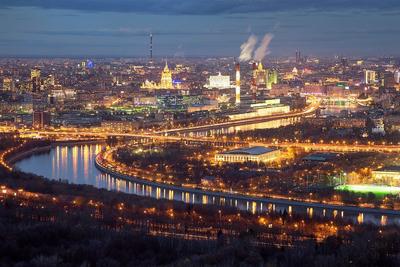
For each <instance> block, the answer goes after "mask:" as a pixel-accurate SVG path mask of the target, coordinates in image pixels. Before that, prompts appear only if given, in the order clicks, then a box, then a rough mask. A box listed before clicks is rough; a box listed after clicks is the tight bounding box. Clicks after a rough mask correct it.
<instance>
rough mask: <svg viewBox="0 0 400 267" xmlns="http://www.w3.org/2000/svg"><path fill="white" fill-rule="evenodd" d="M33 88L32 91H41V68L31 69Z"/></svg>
mask: <svg viewBox="0 0 400 267" xmlns="http://www.w3.org/2000/svg"><path fill="white" fill-rule="evenodd" d="M31 88H32V92H37V91H40V69H38V68H34V69H32V70H31Z"/></svg>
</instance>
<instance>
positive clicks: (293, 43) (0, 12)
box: [0, 0, 400, 57]
mask: <svg viewBox="0 0 400 267" xmlns="http://www.w3.org/2000/svg"><path fill="white" fill-rule="evenodd" d="M150 32H152V33H153V35H154V54H155V55H156V56H167V57H173V56H238V55H239V53H240V45H241V44H242V43H243V42H245V41H246V40H247V38H248V37H249V36H250V35H251V34H254V35H256V36H258V37H259V39H261V38H262V36H264V34H266V33H271V34H273V36H274V37H273V39H272V41H271V43H270V47H269V50H270V55H271V56H289V55H293V54H294V52H295V50H296V49H300V50H301V51H302V52H303V53H305V54H308V55H322V56H333V55H345V56H375V55H376V56H381V55H393V56H397V55H399V54H400V52H399V50H400V1H399V0H381V1H376V0H214V1H209V0H175V1H173V0H142V1H139V0H0V33H1V35H0V36H1V37H0V55H1V56H25V55H28V56H96V55H97V56H147V54H148V34H149V33H150Z"/></svg>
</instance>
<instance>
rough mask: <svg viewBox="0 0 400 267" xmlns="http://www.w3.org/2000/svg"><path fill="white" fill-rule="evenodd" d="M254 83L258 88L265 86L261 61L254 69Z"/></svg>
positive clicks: (264, 73) (265, 76) (264, 72)
mask: <svg viewBox="0 0 400 267" xmlns="http://www.w3.org/2000/svg"><path fill="white" fill-rule="evenodd" d="M253 75H254V79H255V84H256V86H257V87H258V88H265V87H266V79H267V75H266V70H264V68H263V65H262V63H261V62H260V63H258V65H257V68H256V69H255V70H254V74H253Z"/></svg>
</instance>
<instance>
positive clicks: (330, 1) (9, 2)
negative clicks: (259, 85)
mask: <svg viewBox="0 0 400 267" xmlns="http://www.w3.org/2000/svg"><path fill="white" fill-rule="evenodd" d="M11 7H37V8H43V9H68V10H81V11H87V12H97V11H104V12H107V11H112V12H132V13H146V14H166V15H178V14H186V15H216V14H246V13H259V12H271V13H272V12H276V11H292V10H319V11H320V10H324V11H325V10H326V11H331V10H332V11H333V10H349V9H355V10H368V11H371V10H385V11H393V10H400V1H398V0H383V1H376V0H145V1H144V0H2V1H1V2H0V8H11Z"/></svg>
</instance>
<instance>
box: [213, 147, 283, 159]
mask: <svg viewBox="0 0 400 267" xmlns="http://www.w3.org/2000/svg"><path fill="white" fill-rule="evenodd" d="M280 154H281V152H280V150H278V149H275V148H268V147H263V146H254V147H248V148H239V149H235V150H229V151H225V152H221V153H218V154H216V155H215V160H216V161H219V162H230V163H234V162H246V161H254V162H268V161H273V160H276V159H277V158H279V156H280Z"/></svg>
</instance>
